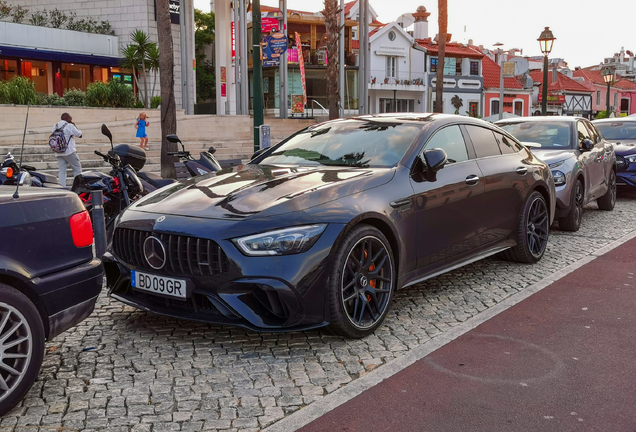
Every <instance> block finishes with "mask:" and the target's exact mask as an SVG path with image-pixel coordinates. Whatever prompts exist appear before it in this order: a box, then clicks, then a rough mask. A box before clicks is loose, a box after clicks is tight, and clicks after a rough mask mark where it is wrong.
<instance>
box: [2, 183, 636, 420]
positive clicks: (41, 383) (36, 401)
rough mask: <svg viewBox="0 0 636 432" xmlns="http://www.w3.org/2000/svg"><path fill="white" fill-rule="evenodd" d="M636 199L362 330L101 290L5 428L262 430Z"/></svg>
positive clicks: (527, 279) (610, 222) (408, 293)
mask: <svg viewBox="0 0 636 432" xmlns="http://www.w3.org/2000/svg"><path fill="white" fill-rule="evenodd" d="M635 198H636V194H631V193H630V194H625V193H622V194H620V193H619V200H618V203H617V206H616V208H615V210H614V211H612V212H603V211H600V210H598V209H596V207H595V205H592V206H589V207H588V208H586V210H585V212H584V216H583V224H582V227H581V230H580V231H578V232H576V233H566V232H562V231H558V230H553V231H552V232H551V237H550V242H549V246H548V249H547V251H546V254H545V256H544V258H543V259H542V260H541V261H540V262H539V263H538V264H535V265H522V264H516V263H509V262H505V261H500V260H497V259H488V260H484V261H480V262H477V263H474V264H472V265H469V266H467V267H464V268H461V269H459V270H456V271H454V272H451V273H448V274H445V275H442V276H439V277H437V278H434V279H432V280H429V281H426V282H424V283H421V284H418V285H416V286H414V287H411V288H408V289H406V290H402V291H400V292H398V293H397V295H396V296H395V299H394V302H393V305H392V307H391V310H390V312H389V316H388V317H387V319H386V321H385V323H384V325H383V326H381V327H380V329H379V330H378V331H376V332H375V334H374V335H372V336H370V337H367V338H365V339H362V340H345V339H342V338H340V337H336V336H333V335H331V334H329V333H328V332H325V331H310V332H297V333H289V334H286V333H280V334H274V333H257V332H253V331H249V330H245V329H241V328H232V327H221V326H213V325H208V324H202V323H194V322H187V321H179V320H175V319H171V318H166V317H161V316H158V315H153V314H151V313H146V312H141V311H138V310H136V309H134V308H131V307H127V306H124V305H123V304H121V303H118V302H116V301H114V300H110V299H109V298H107V297H106V296H102V297H101V298H100V300H99V302H98V305H97V308H96V310H95V312H94V313H93V315H92V316H91V317H90V318H88V319H87V320H85V321H84V322H82V323H81V324H80V325H78V326H77V327H76V328H74V329H72V330H70V331H67V332H66V333H64V334H62V335H60V336H58V337H57V338H55V339H53V340H52V341H50V342H49V343H47V345H46V355H45V359H44V363H43V366H42V370H41V373H40V376H39V378H38V381H37V382H36V383H35V385H34V386H33V388H32V390H31V391H30V392H29V394H28V396H27V397H26V398H25V399H24V401H23V402H22V403H21V404H20V405H18V407H16V408H15V409H14V410H13V411H11V412H10V413H9V414H7V415H6V416H5V417H4V418H3V419H2V421H1V422H0V427H2V428H4V427H9V428H11V427H14V426H16V430H21V429H22V427H24V428H23V429H24V430H28V431H34V430H38V429H40V430H43V431H44V430H52V429H54V428H53V427H56V426H58V427H59V426H63V427H65V428H69V429H71V430H72V429H77V430H103V431H106V430H108V431H153V432H157V431H173V430H183V431H195V430H196V431H199V430H205V431H208V430H236V431H239V430H248V431H252V430H253V431H256V430H259V429H260V428H263V427H266V426H268V425H271V424H273V423H275V422H276V421H278V420H280V419H282V418H283V417H285V416H287V415H289V414H291V413H294V412H296V411H298V410H300V409H302V407H303V406H306V405H308V404H311V403H312V402H314V401H315V400H317V399H319V398H322V397H324V396H325V395H327V394H329V393H331V392H333V391H335V390H336V389H338V388H340V387H342V386H346V385H347V384H348V383H350V382H352V381H354V380H356V379H357V378H359V377H360V376H362V375H364V374H366V373H368V372H370V371H372V370H374V369H376V368H378V367H382V365H383V364H384V363H386V362H387V361H390V360H391V359H394V358H396V357H399V356H401V355H403V354H404V353H405V352H407V351H408V350H410V349H413V348H415V347H418V346H420V345H422V344H424V343H426V342H427V341H429V340H430V339H432V338H435V337H436V336H439V335H440V334H443V333H444V332H445V331H447V330H448V329H450V328H452V327H453V326H456V325H458V324H460V323H462V322H464V321H466V320H467V319H469V318H471V317H473V316H475V315H477V314H479V313H480V312H482V311H484V310H486V309H488V308H489V307H491V306H493V305H495V304H497V303H499V302H501V301H502V300H503V299H505V298H507V297H509V296H511V295H513V294H515V293H517V292H520V291H523V290H524V289H526V288H527V287H529V286H530V285H532V284H534V283H536V282H538V281H540V280H542V279H543V278H545V277H548V276H550V275H552V274H553V273H555V272H556V271H558V270H560V269H562V268H564V267H566V266H567V265H569V264H571V263H573V262H575V261H577V260H579V259H581V258H583V257H584V256H586V255H589V254H591V253H592V252H594V251H596V250H598V249H600V248H602V247H604V246H606V245H608V244H609V243H611V242H612V241H614V240H616V239H618V238H620V237H622V236H624V235H626V234H628V233H630V232H632V231H633V230H634V226H635V223H636V199H635ZM66 430H68V429H66Z"/></svg>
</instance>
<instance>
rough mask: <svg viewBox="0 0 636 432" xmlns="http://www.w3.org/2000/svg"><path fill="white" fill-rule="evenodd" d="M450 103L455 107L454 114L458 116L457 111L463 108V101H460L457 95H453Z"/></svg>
mask: <svg viewBox="0 0 636 432" xmlns="http://www.w3.org/2000/svg"><path fill="white" fill-rule="evenodd" d="M451 103H452V104H453V106H454V107H455V114H459V109H460V108H461V107H463V106H464V101H463V100H462V98H460V97H459V95H455V96H453V98H452V99H451Z"/></svg>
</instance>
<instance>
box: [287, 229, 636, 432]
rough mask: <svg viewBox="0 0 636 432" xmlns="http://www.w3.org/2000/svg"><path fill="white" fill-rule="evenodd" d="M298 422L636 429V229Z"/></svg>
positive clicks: (366, 427)
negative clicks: (431, 349) (450, 338)
mask: <svg viewBox="0 0 636 432" xmlns="http://www.w3.org/2000/svg"><path fill="white" fill-rule="evenodd" d="M299 430H300V431H303V432H317V431H320V432H322V431H348V432H354V431H489V432H490V431H574V430H577V431H581V430H585V431H630V432H634V431H636V239H633V240H630V241H628V242H626V243H624V244H623V245H621V246H619V247H618V248H616V249H614V250H612V251H610V252H609V253H607V254H605V255H602V256H600V257H598V258H597V259H595V260H593V261H591V262H590V263H588V264H586V265H584V266H583V267H581V268H579V269H577V270H575V271H574V272H572V273H570V274H569V275H567V276H565V277H563V278H562V279H560V280H558V281H556V282H555V283H553V284H552V285H550V286H548V287H546V288H544V289H543V290H541V291H539V292H537V293H535V294H534V295H532V296H530V297H528V298H527V299H525V300H523V301H521V302H520V303H518V304H516V305H515V306H513V307H511V308H509V309H507V310H505V311H504V312H502V313H500V314H499V315H497V316H495V317H494V318H492V319H490V320H488V321H486V322H485V323H483V324H481V325H479V326H478V327H476V328H475V329H473V330H471V331H469V332H467V333H466V334H464V335H462V336H460V337H459V338H457V339H455V340H454V341H452V342H450V343H448V344H447V345H445V346H443V347H441V348H440V349H438V350H437V351H435V352H433V353H431V354H429V355H428V356H426V357H424V358H423V359H421V360H419V361H417V362H416V363H414V364H413V365H411V366H409V367H407V368H406V369H404V370H402V371H400V372H398V373H397V374H395V375H393V376H391V377H390V378H388V379H386V380H384V381H382V382H381V383H379V384H378V385H376V386H374V387H372V388H370V389H368V390H366V391H364V392H363V393H361V394H360V395H358V396H357V397H355V398H353V399H351V400H349V401H348V402H346V403H344V404H343V405H340V406H339V407H337V408H336V409H334V410H332V411H330V412H329V413H327V414H326V415H323V416H322V417H320V418H318V419H317V420H315V421H313V422H312V423H309V424H308V425H306V426H305V427H303V428H301V429H299Z"/></svg>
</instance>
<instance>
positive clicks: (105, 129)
mask: <svg viewBox="0 0 636 432" xmlns="http://www.w3.org/2000/svg"><path fill="white" fill-rule="evenodd" d="M102 135H104V136H106V137H107V138H108V139H109V140H110V145H111V146H112V145H113V134H112V133H110V130H109V129H108V127H106V125H105V124H102Z"/></svg>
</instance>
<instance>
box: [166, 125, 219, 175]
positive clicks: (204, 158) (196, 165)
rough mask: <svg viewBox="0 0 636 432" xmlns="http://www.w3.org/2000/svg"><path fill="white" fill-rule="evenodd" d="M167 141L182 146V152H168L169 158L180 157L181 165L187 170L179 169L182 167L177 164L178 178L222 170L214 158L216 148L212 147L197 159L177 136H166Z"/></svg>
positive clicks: (201, 153)
mask: <svg viewBox="0 0 636 432" xmlns="http://www.w3.org/2000/svg"><path fill="white" fill-rule="evenodd" d="M166 139H167V140H168V141H170V142H171V143H175V144H176V143H179V144H181V149H182V150H181V151H177V152H168V155H169V156H176V157H178V158H179V160H180V161H181V164H182V165H183V166H184V167H185V170H183V169H179V168H181V166H179V165H176V164H175V165H176V166H175V167H176V168H177V178H181V177H196V176H200V175H204V174H207V173H210V172H214V171H220V170H221V169H222V168H221V164H220V163H219V161H218V160H217V159H216V157H215V156H214V153H215V152H216V149H215V148H214V147H210V148H209V149H208V150H207V151H202V152H200V153H199V155H200V156H201V157H200V158H199V159H195V158H194V157H193V156H192V155H191V154H190V152H189V151H187V150H186V149H185V146H184V145H183V143H182V142H181V140H180V139H179V137H178V136H177V135H168V136H166Z"/></svg>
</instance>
